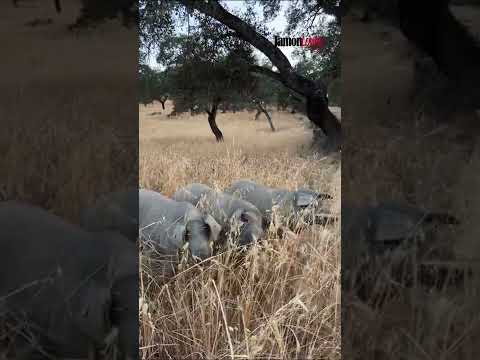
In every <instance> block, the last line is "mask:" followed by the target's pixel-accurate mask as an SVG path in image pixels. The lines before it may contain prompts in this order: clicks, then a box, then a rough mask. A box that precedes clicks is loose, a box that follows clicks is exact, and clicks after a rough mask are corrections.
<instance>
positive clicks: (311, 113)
mask: <svg viewBox="0 0 480 360" xmlns="http://www.w3.org/2000/svg"><path fill="white" fill-rule="evenodd" d="M307 116H308V118H309V119H310V121H312V122H313V123H315V124H317V125H318V126H319V127H320V128H321V129H322V131H323V133H324V135H326V136H327V144H326V145H327V148H328V149H329V150H332V151H336V150H338V149H339V148H340V146H341V142H342V132H341V124H340V122H339V121H338V119H337V118H336V117H335V115H333V113H332V112H331V111H330V109H329V108H328V104H327V102H326V98H325V97H324V96H323V94H318V95H314V96H309V97H307Z"/></svg>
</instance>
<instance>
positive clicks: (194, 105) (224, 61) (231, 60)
mask: <svg viewBox="0 0 480 360" xmlns="http://www.w3.org/2000/svg"><path fill="white" fill-rule="evenodd" d="M183 41H184V50H185V51H184V52H182V53H181V54H179V56H178V57H177V59H176V61H175V65H174V66H172V67H171V68H170V70H169V71H171V81H172V84H174V87H173V88H172V91H171V98H172V100H173V102H174V109H173V112H174V113H175V114H179V113H182V112H187V111H189V112H190V113H192V114H195V113H201V112H205V113H207V115H208V117H207V119H208V123H209V125H210V128H211V130H212V132H213V134H214V135H215V138H216V140H217V141H219V142H220V141H223V133H222V132H221V130H220V129H219V127H218V125H217V123H216V116H217V112H218V110H219V107H220V106H221V105H222V104H225V105H230V106H232V105H236V104H237V105H238V104H240V103H241V102H243V101H244V99H245V98H246V97H247V95H246V94H247V93H249V92H251V91H252V86H253V84H254V83H255V81H254V78H253V76H252V75H250V73H249V72H248V71H246V70H245V68H246V67H247V66H248V63H246V62H245V61H244V60H243V59H245V58H248V57H250V61H251V62H253V61H254V58H253V55H252V54H251V50H249V49H247V48H244V47H243V48H242V47H241V46H240V47H238V48H236V49H234V50H231V51H230V52H229V53H227V54H225V55H223V54H222V53H220V54H219V53H215V54H213V55H212V54H211V53H209V54H204V52H205V48H204V47H202V46H198V43H197V42H196V41H194V40H193V39H192V38H188V39H186V38H184V39H183ZM245 52H250V54H246V53H245ZM240 54H241V56H240ZM239 56H240V57H239ZM239 58H241V59H242V60H241V61H239V60H238V59H239Z"/></svg>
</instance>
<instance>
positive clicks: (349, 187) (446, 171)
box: [342, 19, 480, 359]
mask: <svg viewBox="0 0 480 360" xmlns="http://www.w3.org/2000/svg"><path fill="white" fill-rule="evenodd" d="M342 24H343V35H344V37H343V40H342V41H343V47H342V51H343V53H342V69H343V74H344V78H343V81H344V83H345V84H349V86H345V87H344V88H343V94H342V97H343V99H347V100H345V101H346V103H345V104H344V108H345V109H346V110H345V114H346V116H344V117H343V124H344V129H345V131H346V133H348V134H354V135H355V136H348V140H347V141H346V142H345V144H344V145H345V146H344V148H343V157H342V158H343V159H342V163H343V164H342V166H343V169H344V170H343V177H344V180H343V184H342V201H343V202H345V203H355V204H365V203H375V202H377V201H380V200H383V199H396V200H400V201H402V202H405V201H406V202H408V203H411V204H417V205H419V206H421V207H425V208H430V209H435V210H437V211H447V212H450V213H453V214H455V215H456V216H458V217H459V218H460V219H461V221H462V225H461V226H460V227H458V228H456V229H447V230H448V231H441V232H440V233H439V234H438V235H439V236H440V238H441V239H442V240H446V241H448V242H449V244H451V245H452V247H454V249H455V251H456V254H457V256H458V258H459V259H462V260H467V263H468V264H469V265H471V266H472V267H473V269H474V276H473V278H472V279H471V280H469V281H466V282H464V283H460V284H459V286H458V287H456V288H448V289H444V290H441V291H432V292H429V291H426V290H425V289H424V288H422V287H421V286H418V285H417V286H413V287H410V288H403V287H402V286H401V285H399V284H398V283H395V282H393V281H392V279H391V278H389V277H388V276H383V275H384V274H387V273H388V269H386V268H381V269H379V268H376V276H377V279H379V280H378V281H377V282H376V283H375V284H372V290H371V292H370V296H369V297H370V302H369V303H368V304H365V303H363V302H360V301H359V299H358V298H356V297H355V296H354V294H349V293H348V292H342V307H344V310H345V314H348V316H347V317H346V318H345V319H342V320H343V321H342V329H343V336H342V353H343V354H344V356H346V357H351V358H358V359H369V358H379V359H475V358H478V356H479V354H480V352H479V346H478V340H479V339H480V328H479V325H480V323H479V321H480V319H479V317H478V310H477V308H478V295H477V294H478V289H479V285H480V281H479V279H478V271H479V270H480V269H479V267H478V264H479V263H478V253H479V250H480V248H479V246H478V235H479V233H478V218H479V215H480V212H479V211H480V203H479V200H478V199H479V196H478V189H480V187H479V185H480V177H479V174H480V172H479V166H480V152H479V151H478V145H477V150H476V152H474V153H473V155H472V156H471V157H470V158H469V157H468V155H466V153H465V151H464V150H465V149H464V148H463V147H462V146H460V145H459V142H458V141H455V140H458V139H455V134H454V128H453V127H451V126H450V127H445V126H443V124H439V123H438V122H436V121H435V120H436V119H435V118H432V116H431V115H429V114H428V113H423V114H422V113H420V112H418V111H415V110H418V109H414V108H412V102H411V95H412V90H413V89H414V87H413V85H414V80H413V79H414V77H413V76H414V74H413V72H412V70H413V67H412V59H413V54H414V50H413V49H412V48H411V47H410V46H409V45H408V44H407V43H406V40H405V39H404V38H403V37H402V36H401V35H400V34H399V33H398V31H395V30H393V29H392V28H390V27H388V26H385V25H382V24H379V23H375V22H371V23H362V22H359V21H355V20H354V19H347V20H346V21H344V22H343V23H342ZM424 100H425V99H424ZM426 100H427V101H429V99H426ZM445 101H448V99H445V98H444V99H443V102H444V103H443V104H442V103H441V102H440V103H436V104H435V106H437V107H438V109H439V110H438V111H439V112H440V113H441V111H442V110H441V109H442V108H441V106H442V105H445ZM347 110H348V111H347ZM470 115H473V114H470ZM461 116H464V114H459V113H456V114H454V116H453V117H452V118H451V119H450V121H451V123H455V124H457V123H460V117H461ZM472 134H473V135H475V133H472ZM476 136H477V138H478V133H477V134H476ZM366 164H368V165H366ZM350 240H353V241H354V240H355V239H350ZM379 274H382V275H381V276H378V275H379ZM389 292H391V294H394V296H393V298H392V299H390V300H389V301H387V302H384V303H383V304H382V305H380V303H379V302H378V300H379V299H381V298H382V297H383V296H384V295H385V293H387V294H388V293H389Z"/></svg>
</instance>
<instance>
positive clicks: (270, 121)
mask: <svg viewBox="0 0 480 360" xmlns="http://www.w3.org/2000/svg"><path fill="white" fill-rule="evenodd" d="M257 106H258V111H259V112H260V113H264V114H265V116H266V117H267V120H268V124H269V125H270V130H272V132H275V126H273V122H272V118H271V117H270V114H269V113H268V111H267V109H266V108H265V107H263V105H262V104H261V103H257ZM258 114H259V113H258V112H257V115H258ZM257 115H255V120H257Z"/></svg>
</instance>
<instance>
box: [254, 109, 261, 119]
mask: <svg viewBox="0 0 480 360" xmlns="http://www.w3.org/2000/svg"><path fill="white" fill-rule="evenodd" d="M260 115H262V110H260V109H257V113H256V114H255V121H257V120H258V117H259V116H260Z"/></svg>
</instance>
